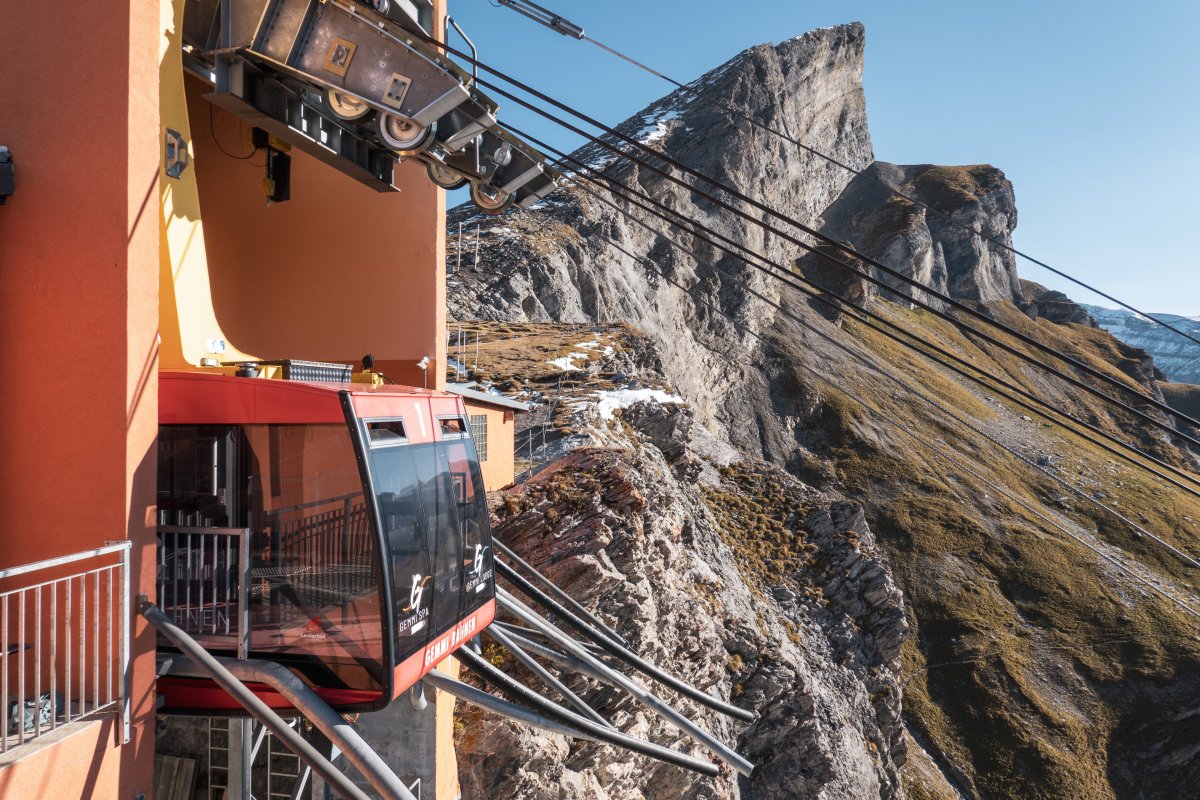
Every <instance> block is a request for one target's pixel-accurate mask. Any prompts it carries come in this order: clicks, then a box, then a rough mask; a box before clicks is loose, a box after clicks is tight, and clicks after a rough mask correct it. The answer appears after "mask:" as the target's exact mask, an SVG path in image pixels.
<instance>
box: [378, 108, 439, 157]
mask: <svg viewBox="0 0 1200 800" xmlns="http://www.w3.org/2000/svg"><path fill="white" fill-rule="evenodd" d="M378 128H379V138H381V139H383V141H384V143H385V144H387V146H388V147H390V148H392V149H393V150H395V151H396V152H397V153H398V154H399V155H402V156H411V155H416V154H417V153H419V152H421V151H422V150H424V149H425V148H426V147H427V146H428V145H429V144H430V143H431V142H433V137H434V135H435V134H436V133H437V125H426V126H424V127H422V126H421V125H418V124H417V123H416V122H413V121H412V120H411V119H409V118H408V117H398V116H396V115H395V114H380V115H379V124H378Z"/></svg>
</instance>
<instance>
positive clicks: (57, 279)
mask: <svg viewBox="0 0 1200 800" xmlns="http://www.w3.org/2000/svg"><path fill="white" fill-rule="evenodd" d="M60 11H61V10H60ZM75 12H78V9H76V10H75V11H74V12H71V13H56V12H54V11H53V10H52V9H49V8H48V7H47V6H46V5H45V4H41V3H23V4H22V3H16V4H13V3H9V4H6V5H5V8H4V18H3V22H0V53H3V54H4V55H3V63H4V80H3V81H2V82H0V144H6V145H8V146H9V147H10V148H11V149H12V151H13V156H14V160H15V163H16V174H17V194H16V195H15V196H13V197H11V198H9V200H8V203H7V205H5V206H3V207H0V336H3V341H4V342H5V359H4V367H5V372H6V374H5V379H4V381H2V382H0V443H3V446H2V447H0V509H3V512H4V513H3V514H2V515H0V564H3V565H4V566H14V565H17V564H22V563H26V562H29V561H33V560H37V559H40V558H46V557H50V556H53V555H64V554H68V553H72V552H76V551H79V550H83V549H87V548H92V547H96V546H98V545H100V544H102V543H103V542H104V541H105V540H108V539H123V538H126V537H128V538H132V539H133V541H134V549H133V558H134V572H133V586H134V591H135V592H137V591H139V590H140V591H147V592H152V591H153V581H154V572H153V568H154V560H153V557H152V556H153V546H154V544H153V543H154V531H153V528H152V527H150V524H152V522H153V514H152V508H153V504H154V473H155V451H154V437H155V433H156V430H157V415H158V411H157V387H156V382H155V380H154V377H155V374H156V369H157V344H156V331H157V322H158V231H159V226H158V213H157V198H158V185H157V181H158V177H159V160H158V156H159V144H158V137H159V134H158V41H159V35H160V30H159V4H158V0H111V2H108V3H105V4H104V7H103V9H102V13H101V10H99V9H91V10H90V11H88V12H81V13H75ZM135 635H136V640H135V642H134V652H135V653H138V652H141V653H142V655H140V656H138V657H137V658H136V659H135V662H134V671H133V682H134V683H133V686H134V691H133V703H134V712H135V717H134V729H133V736H134V738H133V741H132V742H131V743H130V744H129V745H127V746H124V747H116V746H114V744H113V738H112V734H111V729H110V727H109V726H105V728H104V731H107V733H104V732H103V731H100V730H98V729H97V730H96V731H95V732H94V733H92V734H84V735H92V736H95V735H97V734H101V735H103V737H104V738H103V741H104V745H103V746H99V747H97V746H91V747H88V746H85V747H83V749H82V751H76V750H73V749H70V748H68V747H67V745H59V746H56V747H54V748H51V749H50V750H48V751H46V752H45V753H43V754H42V755H40V756H38V757H37V758H38V759H39V760H41V763H42V764H44V765H45V768H44V769H43V767H35V766H34V765H33V760H32V759H31V760H30V761H29V762H28V766H23V765H24V764H26V762H20V763H18V764H16V765H13V766H9V767H7V768H5V769H4V770H2V771H0V793H3V795H4V796H5V797H30V798H35V797H43V796H56V797H81V796H85V795H86V796H89V797H92V798H97V799H98V800H103V799H104V798H118V797H120V798H131V797H133V796H135V794H136V792H139V791H146V792H147V793H148V792H149V790H150V788H151V776H152V769H153V725H152V724H149V725H148V724H147V723H148V722H150V720H152V717H151V716H150V714H151V706H152V694H153V691H152V678H153V670H154V663H153V662H154V657H153V649H152V648H153V638H152V636H151V635H150V634H148V632H147V630H146V626H145V625H144V624H138V620H135ZM89 730H92V729H89ZM93 744H95V742H94V741H93ZM51 770H52V772H51ZM49 774H53V776H54V789H53V793H52V794H51V793H48V792H47V783H46V777H45V776H46V775H49ZM85 787H87V788H86V790H85Z"/></svg>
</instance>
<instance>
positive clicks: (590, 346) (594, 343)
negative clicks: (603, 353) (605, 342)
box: [575, 339, 600, 350]
mask: <svg viewBox="0 0 1200 800" xmlns="http://www.w3.org/2000/svg"><path fill="white" fill-rule="evenodd" d="M575 346H576V347H578V348H579V349H581V350H595V349H596V348H598V347H599V346H600V340H599V339H592V340H591V341H590V342H580V343H579V344H577V345H575Z"/></svg>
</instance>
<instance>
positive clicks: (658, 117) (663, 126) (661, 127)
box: [629, 108, 680, 144]
mask: <svg viewBox="0 0 1200 800" xmlns="http://www.w3.org/2000/svg"><path fill="white" fill-rule="evenodd" d="M679 118H680V114H679V112H678V111H676V110H675V109H673V108H672V109H669V110H663V111H659V112H657V113H653V114H647V115H645V116H644V117H642V127H641V129H640V130H638V131H637V132H636V133H634V134H633V135H632V136H630V137H629V138H631V139H636V140H638V141H639V142H641V143H642V144H653V143H654V142H657V141H659V140H660V139H662V138H664V137H665V136H666V135H667V132H668V131H669V130H670V126H669V125H668V123H670V122H673V121H675V120H677V119H679Z"/></svg>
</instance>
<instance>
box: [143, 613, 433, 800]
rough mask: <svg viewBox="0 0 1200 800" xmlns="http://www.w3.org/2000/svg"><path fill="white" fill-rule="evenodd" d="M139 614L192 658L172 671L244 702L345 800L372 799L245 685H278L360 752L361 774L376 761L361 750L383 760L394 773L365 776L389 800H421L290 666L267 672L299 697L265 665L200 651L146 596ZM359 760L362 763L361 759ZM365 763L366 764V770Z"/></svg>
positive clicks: (332, 734) (337, 741) (302, 709)
mask: <svg viewBox="0 0 1200 800" xmlns="http://www.w3.org/2000/svg"><path fill="white" fill-rule="evenodd" d="M138 612H139V613H140V614H142V615H143V616H144V618H145V619H146V621H149V622H150V625H152V626H154V627H155V628H156V630H157V631H158V632H160V633H162V634H163V636H164V637H166V638H167V639H168V640H169V642H170V643H172V644H174V645H175V646H176V648H179V650H180V651H181V652H184V654H185V655H186V658H181V657H176V658H174V660H173V661H172V666H170V672H172V673H174V674H185V675H197V674H199V675H200V676H205V678H210V679H212V681H214V682H216V684H217V685H218V686H221V688H223V690H224V691H226V692H228V693H229V696H230V697H233V698H234V699H235V700H238V703H239V704H240V705H241V706H242V708H244V709H246V711H247V712H248V714H250V715H251V716H252V717H254V718H256V720H258V721H259V722H260V723H263V724H264V726H266V727H268V728H269V729H270V730H271V733H272V734H275V735H276V736H278V739H280V740H281V741H282V742H283V744H284V745H286V746H287V747H288V748H289V750H290V751H292V752H294V753H295V754H296V756H298V757H299V758H300V759H301V760H304V763H305V764H307V765H308V766H311V768H312V769H313V771H316V772H317V775H319V776H320V777H322V778H323V780H324V781H325V782H326V783H329V784H330V786H331V787H332V788H334V789H335V790H336V792H337V793H338V794H341V795H342V796H343V798H347V800H370V798H368V795H367V794H366V793H365V792H362V789H360V788H359V787H356V786H355V784H354V782H353V781H350V778H349V777H347V776H346V775H344V774H342V771H341V770H338V769H337V768H336V766H334V765H332V764H331V763H330V762H329V759H328V758H325V757H324V756H323V754H322V753H320V752H319V751H318V750H317V748H316V747H313V746H312V744H311V742H310V741H307V740H306V739H305V738H304V736H301V735H300V733H299V732H298V730H295V729H293V728H292V727H290V726H288V723H287V722H284V721H283V718H282V717H281V716H280V715H278V714H276V712H275V711H274V710H272V709H271V708H270V706H268V705H266V703H264V702H263V700H262V699H260V698H259V697H258V696H257V694H254V692H253V691H251V690H250V687H247V686H246V685H245V682H244V680H254V681H262V682H266V684H270V685H272V686H275V687H276V688H277V690H280V692H281V693H282V694H284V697H288V699H289V700H292V703H293V705H295V706H296V709H298V710H299V711H300V712H301V714H305V716H308V715H310V712H311V714H312V716H308V718H310V720H312V722H313V723H314V724H317V727H319V728H320V729H322V732H323V733H325V735H326V736H329V738H330V740H331V741H334V742H335V744H337V745H338V746H340V747H342V748H343V751H344V750H346V748H347V747H353V748H354V750H355V751H358V753H355V754H352V753H349V752H348V753H347V758H349V759H350V762H352V763H354V765H355V766H359V769H360V770H362V769H364V765H366V762H368V760H370V759H362V758H361V756H362V752H361V751H362V750H364V748H365V750H367V751H370V753H371V756H373V757H374V759H376V760H377V762H378V764H379V765H382V768H383V770H384V771H386V772H388V776H382V775H372V774H371V771H366V770H364V776H365V777H366V778H367V780H368V781H371V783H372V786H374V788H376V789H377V790H379V792H380V794H382V795H383V796H384V798H388V800H415V798H413V794H412V793H410V792H409V790H408V789H407V788H404V786H403V783H401V781H400V778H397V777H396V775H395V774H394V772H391V770H390V769H388V766H386V765H385V764H383V759H380V758H379V756H378V754H377V753H374V751H371V750H370V747H368V746H367V745H366V742H364V741H362V739H361V738H360V736H359V735H358V733H356V732H354V729H353V728H350V727H349V726H348V724H347V723H346V721H344V720H342V717H341V716H340V715H338V714H337V712H336V711H334V709H331V708H330V706H329V705H326V704H325V703H324V700H322V699H320V698H319V697H317V696H316V694H314V693H313V692H312V690H310V688H308V687H307V686H304V684H302V681H300V679H299V678H296V676H295V675H294V674H292V672H290V670H288V669H287V668H286V667H282V666H280V664H271V663H266V667H277V668H278V669H282V670H283V672H287V673H288V675H289V676H290V678H292V680H294V681H295V682H296V684H300V687H301V690H300V691H299V692H295V686H293V685H290V684H289V681H284V680H280V678H278V675H276V674H275V670H274V669H263V668H260V667H263V663H260V662H254V661H236V660H232V658H217V657H216V656H214V655H211V654H210V652H209V651H208V650H205V649H204V648H203V646H200V645H199V643H197V642H196V639H193V638H192V637H191V636H188V634H187V633H186V632H185V631H184V630H181V628H180V627H179V626H176V625H175V624H174V622H172V621H170V619H168V618H167V615H166V614H163V613H162V610H160V609H158V607H157V606H155V604H154V603H151V602H150V601H149V600H145V599H144V597H143V599H140V600H139V601H138ZM232 666H233V667H235V668H236V669H238V672H242V673H244V674H241V675H239V674H235V672H234V670H233V669H230V667H232ZM277 684H280V685H277ZM292 693H296V697H290V694H292ZM305 694H308V696H310V698H311V700H310V699H308V698H305V697H304V696H305ZM313 700H314V702H313ZM317 704H319V705H317ZM322 705H323V706H324V709H323V711H324V712H323V711H322V709H320V706H322ZM331 717H332V718H336V722H337V723H336V724H334V726H330V724H329V723H330V722H331ZM326 727H329V729H326ZM355 739H356V740H358V741H356V742H355V741H354V740H355ZM355 756H358V757H360V758H358V759H356V758H355ZM360 762H361V763H362V765H360ZM373 777H374V778H383V777H388V778H390V780H379V782H378V783H377V782H376V780H372V778H373Z"/></svg>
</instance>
